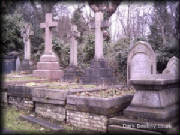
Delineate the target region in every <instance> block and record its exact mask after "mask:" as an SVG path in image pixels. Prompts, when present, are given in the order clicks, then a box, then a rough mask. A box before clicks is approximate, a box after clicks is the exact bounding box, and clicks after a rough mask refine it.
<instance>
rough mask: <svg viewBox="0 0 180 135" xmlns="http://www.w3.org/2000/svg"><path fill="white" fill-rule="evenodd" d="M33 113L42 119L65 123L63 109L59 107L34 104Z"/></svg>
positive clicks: (64, 111)
mask: <svg viewBox="0 0 180 135" xmlns="http://www.w3.org/2000/svg"><path fill="white" fill-rule="evenodd" d="M35 112H36V113H37V114H39V115H41V116H43V117H46V118H52V119H55V120H57V121H65V118H66V110H65V107H64V106H61V105H55V104H47V103H40V102H36V103H35Z"/></svg>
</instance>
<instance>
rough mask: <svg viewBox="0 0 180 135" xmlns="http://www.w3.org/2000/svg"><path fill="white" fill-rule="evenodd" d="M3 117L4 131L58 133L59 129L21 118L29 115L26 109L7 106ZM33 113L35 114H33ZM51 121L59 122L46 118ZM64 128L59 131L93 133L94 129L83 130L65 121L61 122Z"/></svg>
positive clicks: (3, 110) (3, 111)
mask: <svg viewBox="0 0 180 135" xmlns="http://www.w3.org/2000/svg"><path fill="white" fill-rule="evenodd" d="M1 111H2V114H3V119H2V123H1V124H2V125H3V126H1V127H3V132H2V133H18V134H23V133H27V134H50V133H51V134H52V133H54V134H55V133H57V131H53V130H51V129H49V128H46V127H43V126H40V125H39V124H35V123H30V122H28V121H25V120H23V119H21V118H20V116H21V115H28V114H30V113H29V112H27V111H25V110H19V109H17V108H15V107H12V106H11V107H5V108H3V109H2V110H1ZM31 115H32V116H33V115H35V114H32V113H31ZM46 120H47V121H49V122H51V123H52V122H53V123H57V122H56V121H53V120H50V119H46ZM60 125H61V126H62V129H61V130H60V131H59V132H58V133H76V132H77V133H78V132H79V133H88V132H89V133H92V131H87V130H86V131H83V130H81V129H79V128H77V127H74V126H72V125H70V124H65V123H63V122H61V123H60Z"/></svg>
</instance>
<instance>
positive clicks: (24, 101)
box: [7, 96, 34, 111]
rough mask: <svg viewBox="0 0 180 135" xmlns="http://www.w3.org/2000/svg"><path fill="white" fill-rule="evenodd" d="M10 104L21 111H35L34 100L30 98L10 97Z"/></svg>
mask: <svg viewBox="0 0 180 135" xmlns="http://www.w3.org/2000/svg"><path fill="white" fill-rule="evenodd" d="M7 98H8V99H7V100H8V104H10V105H13V106H15V107H17V108H20V109H25V110H28V111H33V110H34V102H33V101H32V98H28V97H16V96H8V97H7Z"/></svg>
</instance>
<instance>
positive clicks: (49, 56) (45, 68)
mask: <svg viewBox="0 0 180 135" xmlns="http://www.w3.org/2000/svg"><path fill="white" fill-rule="evenodd" d="M56 26H57V22H54V21H53V20H52V14H50V13H47V14H46V22H45V23H40V27H41V28H44V29H45V37H44V38H45V50H44V54H43V55H42V56H41V58H40V62H38V63H37V70H34V71H33V73H34V76H37V77H42V78H47V79H49V80H59V79H61V78H62V77H63V75H64V72H63V71H62V70H60V68H59V63H58V58H57V57H56V55H55V53H54V52H53V50H52V28H53V27H56Z"/></svg>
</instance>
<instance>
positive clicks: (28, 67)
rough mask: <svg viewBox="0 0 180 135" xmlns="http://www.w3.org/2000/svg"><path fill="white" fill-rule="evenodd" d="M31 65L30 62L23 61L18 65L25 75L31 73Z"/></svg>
mask: <svg viewBox="0 0 180 135" xmlns="http://www.w3.org/2000/svg"><path fill="white" fill-rule="evenodd" d="M32 70H33V65H32V63H31V61H30V60H26V59H24V60H23V61H22V63H21V65H20V71H24V72H26V73H32Z"/></svg>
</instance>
